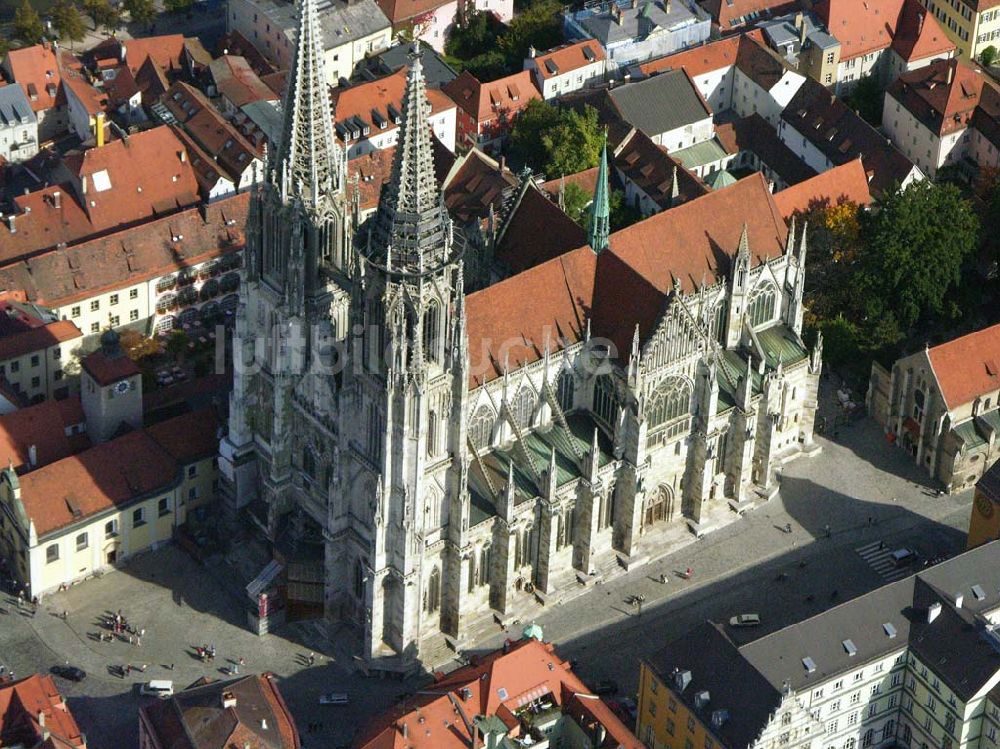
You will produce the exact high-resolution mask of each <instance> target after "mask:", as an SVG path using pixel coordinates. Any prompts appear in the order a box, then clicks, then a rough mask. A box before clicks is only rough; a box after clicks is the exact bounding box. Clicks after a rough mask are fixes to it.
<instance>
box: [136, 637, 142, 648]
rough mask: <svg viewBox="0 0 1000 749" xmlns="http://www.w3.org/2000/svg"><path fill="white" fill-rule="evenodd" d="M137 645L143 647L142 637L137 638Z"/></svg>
mask: <svg viewBox="0 0 1000 749" xmlns="http://www.w3.org/2000/svg"><path fill="white" fill-rule="evenodd" d="M135 646H136V647H137V648H141V647H142V637H136V638H135Z"/></svg>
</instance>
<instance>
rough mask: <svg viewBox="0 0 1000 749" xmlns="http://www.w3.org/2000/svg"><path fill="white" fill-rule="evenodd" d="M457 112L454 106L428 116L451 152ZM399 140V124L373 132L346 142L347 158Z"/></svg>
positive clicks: (394, 143) (385, 146)
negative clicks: (351, 141) (389, 128)
mask: <svg viewBox="0 0 1000 749" xmlns="http://www.w3.org/2000/svg"><path fill="white" fill-rule="evenodd" d="M457 113H458V109H457V108H456V107H452V108H451V109H445V110H444V111H442V112H438V113H437V114H432V115H431V116H430V117H428V118H427V121H428V122H430V123H431V126H432V127H433V128H434V134H435V135H436V136H437V138H438V140H440V141H441V143H442V144H443V145H444V146H445V148H447V149H448V150H449V151H451V152H454V151H455V128H456V125H457ZM373 129H374V128H373ZM397 140H399V127H398V126H397V127H394V128H392V129H391V130H386V131H385V132H381V133H374V134H371V135H370V136H369V137H365V138H360V139H359V140H356V141H354V142H353V143H348V144H346V150H347V158H348V160H350V159H356V158H357V157H358V156H364V155H366V154H369V153H372V152H373V151H379V150H381V149H383V148H392V147H393V146H395V145H396V141H397Z"/></svg>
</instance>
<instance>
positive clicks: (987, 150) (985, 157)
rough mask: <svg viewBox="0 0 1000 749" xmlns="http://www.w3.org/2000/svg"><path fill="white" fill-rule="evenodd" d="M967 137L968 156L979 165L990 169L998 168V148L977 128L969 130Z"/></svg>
mask: <svg viewBox="0 0 1000 749" xmlns="http://www.w3.org/2000/svg"><path fill="white" fill-rule="evenodd" d="M971 136H972V137H971V138H970V139H969V156H970V157H971V158H972V159H973V160H974V161H975V162H976V163H977V164H979V166H980V167H988V168H992V169H997V168H1000V149H998V148H997V147H996V146H995V145H993V144H992V143H991V142H990V140H989V139H988V138H985V137H983V134H982V133H981V132H979V131H978V130H972V131H971Z"/></svg>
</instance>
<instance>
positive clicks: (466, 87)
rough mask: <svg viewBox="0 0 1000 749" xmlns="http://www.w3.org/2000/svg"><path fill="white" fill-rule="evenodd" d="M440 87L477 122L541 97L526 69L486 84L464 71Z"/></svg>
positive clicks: (506, 115) (521, 106)
mask: <svg viewBox="0 0 1000 749" xmlns="http://www.w3.org/2000/svg"><path fill="white" fill-rule="evenodd" d="M595 44H596V42H595ZM598 46H600V45H598ZM441 90H442V91H444V92H445V93H446V94H448V96H450V97H451V98H452V99H454V100H455V103H456V104H458V106H459V107H461V108H462V109H463V110H464V111H466V112H468V113H469V114H470V115H471V116H472V117H473V118H475V120H476V122H478V123H479V124H482V123H484V122H489V121H490V120H493V119H495V118H499V117H510V116H511V115H512V114H513V113H515V112H520V111H521V110H522V109H524V108H525V107H526V106H528V103H529V102H531V101H532V100H534V99H541V98H542V95H541V94H540V93H538V89H537V88H535V84H534V82H533V81H532V79H531V71H530V70H522V71H520V72H517V73H514V74H513V75H508V76H506V77H504V78H498V79H497V80H495V81H489V82H487V83H482V82H480V81H479V80H478V79H477V78H476V77H475V76H474V75H472V73H470V72H469V71H468V70H466V71H463V73H462V74H461V75H460V76H458V78H455V79H454V80H452V81H449V82H448V83H446V84H444V85H443V86H442V87H441Z"/></svg>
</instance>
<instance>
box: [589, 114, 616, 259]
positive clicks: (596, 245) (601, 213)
mask: <svg viewBox="0 0 1000 749" xmlns="http://www.w3.org/2000/svg"><path fill="white" fill-rule="evenodd" d="M610 217H611V207H610V203H609V196H608V135H607V133H605V134H604V144H603V145H602V146H601V161H600V164H599V165H598V168H597V185H596V186H595V187H594V202H592V203H591V204H590V229H589V230H588V231H587V242H588V243H589V244H590V247H591V249H593V250H594V252H597V253H601V252H604V250H606V249H608V238H609V237H610V236H611V220H610Z"/></svg>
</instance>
